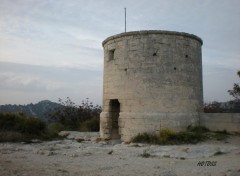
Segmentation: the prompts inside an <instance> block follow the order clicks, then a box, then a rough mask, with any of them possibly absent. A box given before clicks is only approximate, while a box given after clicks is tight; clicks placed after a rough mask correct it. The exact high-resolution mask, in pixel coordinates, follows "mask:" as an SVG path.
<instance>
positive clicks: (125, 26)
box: [124, 8, 127, 32]
mask: <svg viewBox="0 0 240 176" xmlns="http://www.w3.org/2000/svg"><path fill="white" fill-rule="evenodd" d="M124 10H125V32H126V31H127V15H126V14H127V12H126V8H124Z"/></svg>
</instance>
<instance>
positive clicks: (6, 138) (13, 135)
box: [0, 131, 26, 142]
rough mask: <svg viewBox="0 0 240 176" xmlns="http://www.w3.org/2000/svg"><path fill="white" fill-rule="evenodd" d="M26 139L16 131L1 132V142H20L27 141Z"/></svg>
mask: <svg viewBox="0 0 240 176" xmlns="http://www.w3.org/2000/svg"><path fill="white" fill-rule="evenodd" d="M25 140H26V137H25V136H24V135H23V134H22V133H19V132H15V131H0V142H20V141H25Z"/></svg>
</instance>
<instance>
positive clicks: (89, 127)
mask: <svg viewBox="0 0 240 176" xmlns="http://www.w3.org/2000/svg"><path fill="white" fill-rule="evenodd" d="M99 123H100V122H99V117H94V118H92V119H89V120H86V121H84V122H82V123H81V125H80V131H99Z"/></svg>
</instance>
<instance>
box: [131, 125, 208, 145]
mask: <svg viewBox="0 0 240 176" xmlns="http://www.w3.org/2000/svg"><path fill="white" fill-rule="evenodd" d="M207 131H208V129H207V128H205V127H201V126H200V127H191V128H190V127H189V128H188V131H183V132H174V131H172V130H170V129H163V130H161V131H160V134H159V136H157V135H153V134H148V133H143V134H138V135H137V136H135V137H134V138H133V139H132V142H140V143H150V144H183V143H197V142H200V141H204V140H206V139H207V135H206V132H207Z"/></svg>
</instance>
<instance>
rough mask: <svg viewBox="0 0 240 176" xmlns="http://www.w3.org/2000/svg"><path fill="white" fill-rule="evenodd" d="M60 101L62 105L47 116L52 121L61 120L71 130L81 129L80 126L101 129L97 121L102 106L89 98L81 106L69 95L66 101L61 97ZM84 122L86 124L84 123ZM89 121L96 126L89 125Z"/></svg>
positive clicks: (86, 128) (85, 128) (83, 128)
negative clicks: (94, 103) (96, 123)
mask: <svg viewBox="0 0 240 176" xmlns="http://www.w3.org/2000/svg"><path fill="white" fill-rule="evenodd" d="M59 102H60V104H61V105H62V106H61V107H59V108H57V109H54V110H51V111H49V112H47V116H48V118H49V119H50V120H51V121H54V122H59V123H61V124H62V125H64V126H65V127H66V128H67V129H69V130H79V128H80V129H81V128H82V130H88V129H90V128H91V129H90V130H91V131H92V130H93V131H95V130H97V129H99V127H97V126H96V125H95V122H96V121H97V120H96V119H97V118H99V115H100V112H101V107H100V106H98V105H96V106H94V105H93V103H92V102H89V99H88V98H87V99H86V100H85V101H82V104H81V105H80V106H76V105H75V103H74V102H72V101H71V99H70V98H69V97H67V100H66V101H62V100H61V99H59ZM92 119H93V120H92ZM85 121H86V122H85ZM89 121H90V122H89ZM84 122H85V123H86V124H83V125H82V123H84ZM89 123H92V124H93V125H94V127H88V124H89ZM98 126H99V124H98Z"/></svg>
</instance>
